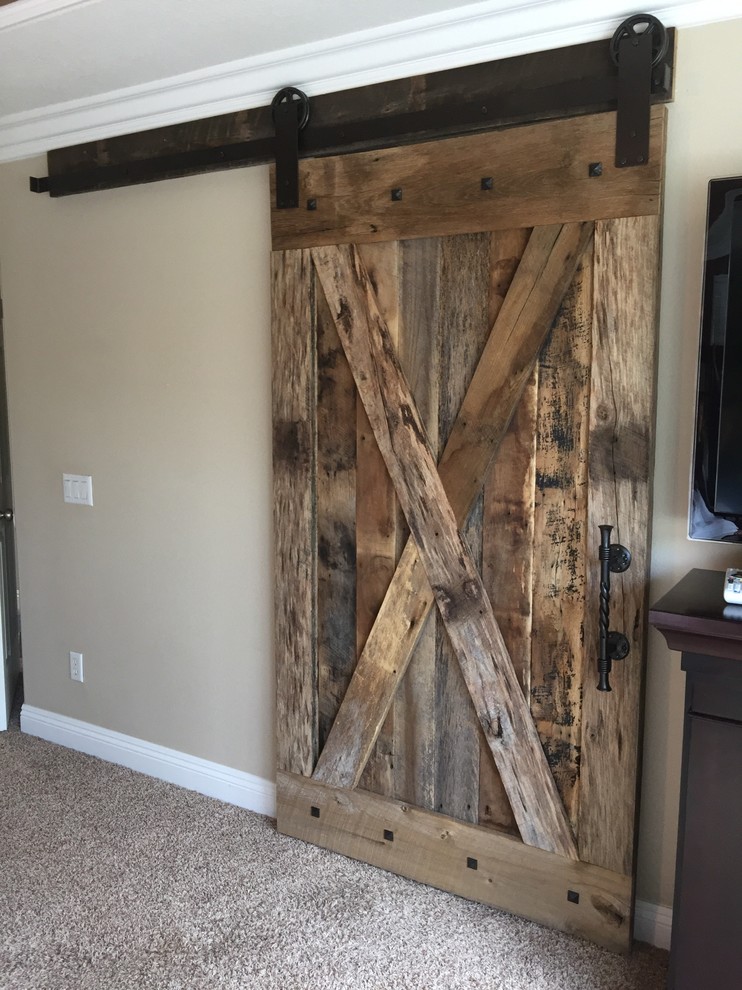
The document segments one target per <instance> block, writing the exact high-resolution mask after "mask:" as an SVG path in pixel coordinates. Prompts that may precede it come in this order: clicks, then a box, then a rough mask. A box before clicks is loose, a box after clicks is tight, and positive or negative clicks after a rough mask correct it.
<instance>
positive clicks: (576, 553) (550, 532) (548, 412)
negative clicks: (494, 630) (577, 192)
mask: <svg viewBox="0 0 742 990" xmlns="http://www.w3.org/2000/svg"><path fill="white" fill-rule="evenodd" d="M592 290H593V281H592V253H591V252H590V251H589V250H588V251H586V252H585V254H584V256H583V260H582V264H581V266H580V268H578V270H577V273H576V275H575V278H574V281H573V282H572V285H571V287H570V290H569V292H568V293H567V295H566V297H565V299H564V302H563V303H562V311H561V314H560V317H559V319H558V320H557V322H556V324H555V326H554V329H553V330H552V332H551V334H550V336H549V340H548V341H547V343H546V345H545V347H544V350H543V352H542V354H541V359H540V361H539V388H538V415H537V423H536V464H535V469H536V479H535V480H536V491H535V499H534V524H533V541H534V546H535V547H537V548H538V551H537V554H536V557H535V560H534V566H533V629H534V631H535V632H536V635H534V636H533V638H532V645H531V691H530V699H531V713H532V715H533V719H534V721H535V723H536V728H537V729H538V732H539V736H540V737H541V742H542V743H543V746H544V751H545V752H546V755H547V758H548V760H549V766H550V767H551V771H552V773H553V775H554V779H555V781H556V785H557V788H558V790H559V793H560V795H561V798H562V801H563V803H564V807H565V809H566V810H567V814H568V815H569V818H570V821H571V823H572V827H573V828H576V825H577V801H578V793H579V774H580V741H581V729H582V668H583V658H584V652H585V646H584V628H583V620H584V612H585V592H586V584H585V582H586V570H587V568H588V566H589V564H588V561H587V560H586V523H587V495H588V465H587V456H586V451H587V436H588V420H589V406H590V365H591V360H592V308H593V293H592Z"/></svg>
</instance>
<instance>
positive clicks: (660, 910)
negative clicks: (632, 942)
mask: <svg viewBox="0 0 742 990" xmlns="http://www.w3.org/2000/svg"><path fill="white" fill-rule="evenodd" d="M671 934H672V908H669V907H664V906H663V905H662V904H650V903H649V902H648V901H637V902H636V909H635V911H634V938H635V939H637V940H638V941H639V942H649V944H650V945H656V946H657V948H658V949H669V948H670V935H671Z"/></svg>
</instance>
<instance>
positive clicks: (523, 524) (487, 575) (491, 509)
mask: <svg viewBox="0 0 742 990" xmlns="http://www.w3.org/2000/svg"><path fill="white" fill-rule="evenodd" d="M529 235H530V231H528V230H513V231H502V232H498V233H496V234H492V235H491V246H490V271H491V280H490V292H489V317H490V323H491V324H492V323H494V322H495V320H496V319H497V316H498V314H499V312H500V310H501V309H502V305H503V303H504V301H505V297H506V295H507V292H508V290H509V288H510V285H511V283H512V281H513V277H514V275H515V272H516V271H517V268H518V263H519V261H520V258H521V256H522V255H523V252H524V250H525V247H526V245H527V243H528V237H529ZM537 382H538V369H537V368H535V369H534V370H533V373H532V375H531V378H530V380H529V381H528V383H527V384H526V387H525V389H524V391H523V394H522V396H521V399H520V402H519V403H518V406H517V408H516V410H515V414H514V416H513V419H512V422H511V423H510V426H509V427H508V430H507V433H506V434H505V436H504V437H503V440H502V444H501V445H500V449H499V451H498V453H497V457H496V460H495V462H494V464H493V466H492V470H491V471H490V473H489V476H488V477H487V480H486V482H485V485H484V492H483V522H482V535H483V538H482V580H483V581H484V586H485V589H486V591H487V594H488V595H489V597H490V601H491V602H492V607H493V609H494V611H495V618H496V619H497V623H498V625H499V626H500V631H501V632H502V637H503V639H504V640H505V644H506V646H507V648H508V652H509V653H510V658H511V660H512V661H513V667H514V669H515V672H516V674H517V676H518V680H519V681H520V683H521V686H522V687H523V692H524V694H525V696H526V697H528V696H529V693H530V668H531V569H532V558H533V496H534V488H535V465H534V452H535V450H534V448H535V437H536V399H537ZM480 753H481V755H480V766H479V824H480V825H489V826H492V827H494V828H498V829H501V830H503V831H506V832H509V833H511V834H512V833H515V834H517V831H518V829H517V826H516V824H515V819H514V818H513V812H512V809H511V807H510V802H509V801H508V799H507V795H506V793H505V789H504V787H503V786H502V781H501V780H500V775H499V773H498V772H497V767H496V766H495V764H494V761H493V760H492V758H491V756H490V752H489V747H488V746H487V742H486V740H485V739H484V736H482V735H480Z"/></svg>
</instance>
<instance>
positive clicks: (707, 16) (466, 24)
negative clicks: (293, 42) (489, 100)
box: [0, 0, 742, 161]
mask: <svg viewBox="0 0 742 990" xmlns="http://www.w3.org/2000/svg"><path fill="white" fill-rule="evenodd" d="M32 2H38V3H39V4H42V5H43V4H45V5H46V6H47V7H49V8H51V7H53V6H54V3H53V0H21V3H20V4H19V6H23V4H24V3H27V4H29V5H30V4H31V3H32ZM67 2H69V0H67ZM72 2H76V3H86V2H95V0H72ZM58 5H60V4H59V3H58ZM13 6H15V5H14V4H11V5H10V8H3V9H11V8H12V7H13ZM596 6H598V5H596V4H595V3H594V0H517V2H513V3H506V2H505V0H494V2H492V0H490V2H487V3H478V4H473V5H469V6H465V7H459V8H456V9H454V10H449V11H446V12H444V13H440V14H433V15H427V16H425V17H419V18H415V19H414V20H408V21H403V22H399V23H396V24H392V25H389V26H386V27H383V28H375V29H373V30H368V31H362V32H357V33H354V34H348V35H344V36H342V37H338V38H332V39H328V40H326V41H323V42H319V43H313V44H308V45H300V46H295V47H293V48H286V49H283V50H281V51H275V52H271V53H269V54H268V55H262V56H258V57H255V58H251V59H244V60H240V61H237V62H230V63H225V64H222V65H217V66H213V67H210V68H208V69H205V70H200V71H198V72H190V73H187V74H184V75H179V76H173V77H171V78H169V79H162V80H159V81H157V82H155V83H148V84H145V85H140V86H131V87H127V88H126V89H119V90H115V91H111V92H108V93H103V94H100V95H98V96H95V97H90V98H85V99H81V100H75V101H72V102H68V103H58V104H53V105H51V106H47V107H43V108H41V109H37V110H32V111H29V112H25V113H20V114H12V115H7V116H5V117H0V161H9V160H13V159H18V158H25V157H28V156H30V155H34V154H38V153H40V152H45V151H49V150H51V149H53V148H60V147H65V146H70V145H74V144H81V143H84V142H87V141H95V140H101V139H103V138H108V137H115V136H117V135H120V134H131V133H134V132H136V131H142V130H149V129H151V128H154V127H162V126H165V125H168V124H176V123H182V122H184V121H188V120H197V119H199V118H201V117H210V116H215V115H216V114H221V113H229V112H233V111H235V110H244V109H249V108H251V107H256V106H263V105H265V104H266V103H268V102H269V101H270V99H271V98H272V96H273V94H274V93H275V92H276V91H277V90H278V89H280V88H281V87H282V86H285V85H297V86H300V87H301V88H302V89H303V90H304V91H305V92H306V93H307V94H308V95H309V96H310V97H311V96H316V95H319V94H321V93H329V92H333V91H337V90H343V89H352V88H355V87H358V86H366V85H370V84H373V83H378V82H384V81H387V80H390V79H399V78H403V77H405V76H410V75H418V74H420V73H424V72H435V71H439V70H442V69H450V68H456V67H459V66H462V65H469V64H475V63H477V62H486V61H491V60H495V59H499V58H507V57H509V56H512V55H519V54H524V53H527V52H532V51H542V50H546V49H550V48H558V47H562V46H565V45H572V44H579V43H581V42H585V41H591V40H595V39H599V38H608V37H610V35H611V34H612V33H613V31H614V30H615V28H616V26H617V24H618V23H619V22H620V21H621V20H622V19H623V18H624V17H626V16H628V15H629V14H631V13H633V12H635V11H636V0H633V2H631V0H628V2H627V0H604V2H603V3H602V4H600V5H599V13H597V14H596ZM652 12H653V13H654V14H655V15H656V16H657V17H659V18H660V20H661V21H662V22H663V23H664V24H666V25H668V26H673V27H689V26H694V25H699V24H705V23H711V22H714V21H721V20H728V19H732V18H735V17H741V16H742V10H740V3H739V0H675V2H674V3H670V4H667V5H665V6H664V7H662V8H660V9H659V10H658V9H654V10H653V11H652Z"/></svg>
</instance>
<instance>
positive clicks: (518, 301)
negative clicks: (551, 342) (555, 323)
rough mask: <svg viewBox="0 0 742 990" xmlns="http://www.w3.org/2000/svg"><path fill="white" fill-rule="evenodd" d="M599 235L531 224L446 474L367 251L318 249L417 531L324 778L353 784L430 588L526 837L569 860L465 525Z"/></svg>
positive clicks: (361, 384) (574, 227)
mask: <svg viewBox="0 0 742 990" xmlns="http://www.w3.org/2000/svg"><path fill="white" fill-rule="evenodd" d="M591 237H592V224H566V225H564V226H563V227H560V226H559V225H556V226H553V227H544V228H536V230H535V231H534V233H533V234H532V236H531V239H530V241H529V244H528V247H527V249H526V252H525V254H524V257H523V259H522V262H521V265H520V266H519V269H518V275H517V276H516V279H515V280H514V283H513V286H512V287H511V290H510V292H509V294H508V297H507V300H506V304H505V305H504V306H503V309H502V310H501V313H500V316H499V318H498V320H497V321H496V323H495V326H494V328H493V331H492V333H491V335H490V339H489V342H488V345H487V347H486V348H485V351H484V354H483V356H482V359H481V361H480V364H479V366H478V368H477V371H476V373H475V375H474V378H473V381H472V383H471V385H470V388H469V391H468V393H467V395H466V398H465V400H464V403H463V406H462V409H461V411H460V413H459V416H458V418H457V421H456V423H455V425H454V428H453V430H452V433H451V437H450V439H449V443H448V445H447V447H446V450H445V452H444V454H443V457H442V459H441V465H440V468H439V470H438V471H436V469H435V464H434V461H433V457H432V454H431V451H430V448H429V445H428V443H427V439H426V437H425V432H424V429H423V427H422V424H421V421H420V419H419V416H418V414H417V411H416V408H415V403H414V400H413V398H412V395H411V393H410V391H409V387H408V386H407V383H406V381H405V380H404V376H403V374H402V372H401V370H400V368H399V364H398V362H397V359H396V355H395V354H394V348H393V345H392V342H391V339H390V337H389V333H388V330H387V328H386V325H385V323H384V321H383V319H382V317H381V315H380V313H379V311H378V306H377V305H376V301H375V297H374V293H373V290H372V289H371V287H370V284H369V281H368V277H367V275H366V274H365V270H364V268H363V264H362V262H361V260H360V257H359V256H358V253H357V252H356V251H355V249H354V248H352V247H350V248H347V247H346V248H319V249H314V250H313V251H312V258H313V260H314V264H315V266H316V268H317V271H318V274H319V277H320V281H321V282H322V285H323V288H324V291H325V295H326V297H327V300H328V303H329V304H330V306H331V309H332V312H333V316H334V318H335V322H336V327H337V330H338V334H339V336H340V339H341V341H342V343H343V346H344V349H345V352H346V356H347V358H348V362H349V364H350V366H351V369H352V371H353V375H354V378H355V381H356V386H357V388H358V391H359V394H360V396H361V399H362V401H363V403H364V406H365V408H366V412H367V414H368V417H369V420H370V422H371V425H372V428H373V430H374V435H375V436H376V440H377V443H378V444H379V448H380V450H381V453H382V456H383V457H384V460H385V462H386V464H387V468H388V470H389V473H390V476H391V477H392V480H393V482H394V485H395V488H396V491H397V495H398V497H399V500H400V504H401V505H402V508H403V511H404V512H405V515H406V516H407V520H408V523H409V526H410V529H411V531H412V533H413V535H414V541H413V540H410V541H409V543H408V545H407V547H406V548H405V551H404V553H403V555H402V559H401V561H400V564H399V567H398V569H397V572H396V574H395V575H394V578H393V580H392V583H391V586H390V588H389V591H388V592H387V595H386V597H385V599H384V603H383V605H382V608H381V610H380V613H379V617H378V619H377V622H376V623H375V625H374V627H373V629H372V631H371V634H370V636H369V638H368V641H367V643H366V646H365V648H364V650H363V652H362V654H361V657H360V659H359V662H358V666H357V668H356V672H355V674H354V676H353V679H352V680H351V683H350V686H349V689H348V692H347V694H346V698H345V700H344V702H343V705H342V706H341V708H340V711H339V713H338V716H337V718H336V720H335V723H334V725H333V729H332V731H331V733H330V736H329V738H328V741H327V744H326V746H325V749H324V751H323V753H322V756H321V757H320V760H319V763H318V765H317V768H316V770H315V774H314V776H315V779H317V780H320V781H323V782H325V783H328V784H332V785H334V786H351V787H352V786H355V785H356V784H357V783H358V780H359V779H360V776H361V773H362V771H363V767H364V766H365V763H366V761H367V759H368V756H369V754H370V751H371V748H372V747H373V744H374V742H375V740H376V738H377V736H378V733H379V731H380V728H381V725H382V724H383V721H384V718H385V717H386V714H387V712H388V709H389V705H390V704H391V700H392V698H393V696H394V692H395V690H396V688H397V686H398V684H399V682H400V681H401V679H402V677H403V676H404V673H405V671H406V669H407V665H408V663H409V659H410V656H411V654H412V651H413V649H414V646H415V643H416V642H417V639H418V637H419V634H420V632H421V631H422V627H423V624H424V621H425V618H426V617H427V614H428V612H429V611H430V608H431V607H432V602H433V597H434V598H435V600H436V602H437V604H438V608H439V610H440V612H441V615H442V618H443V621H444V623H445V625H446V629H447V631H448V634H449V636H450V638H451V642H452V644H453V646H454V650H455V652H456V655H457V659H458V661H459V664H460V666H461V669H462V672H463V674H464V679H465V681H466V684H467V687H468V690H469V693H470V695H471V697H472V701H473V702H474V706H475V709H476V711H477V715H478V718H479V721H480V724H481V725H482V729H483V731H484V734H485V738H486V739H487V742H488V745H489V747H490V750H491V752H492V754H493V757H494V759H495V761H496V763H497V766H498V770H499V771H500V775H501V778H502V780H503V784H504V786H505V790H506V792H507V795H508V799H509V801H510V803H511V806H512V808H513V813H514V816H515V819H516V822H517V824H518V827H519V830H520V832H521V836H522V838H523V840H524V842H526V843H528V844H530V845H535V846H538V847H540V848H542V849H546V850H549V851H552V852H558V853H560V854H561V855H564V856H567V857H570V858H577V854H576V849H575V845H574V838H573V836H572V833H571V830H570V827H569V824H568V822H567V819H566V815H565V813H564V809H563V807H562V804H561V800H560V798H559V795H558V792H557V791H556V787H555V785H554V781H553V777H552V775H551V772H550V770H549V767H548V764H547V761H546V758H545V756H544V753H543V749H542V748H541V743H540V740H539V738H538V734H537V733H536V730H535V726H534V724H533V720H532V718H531V715H530V712H529V710H528V706H527V704H526V702H525V700H524V698H523V694H522V691H521V688H520V685H519V684H518V680H517V677H516V675H515V673H514V671H513V667H512V663H511V660H510V657H509V655H508V652H507V649H506V647H505V644H504V642H503V640H502V636H501V635H500V630H499V627H498V626H497V622H496V620H495V617H494V614H493V613H492V608H491V605H490V602H489V600H488V598H487V595H486V593H485V591H484V588H483V586H482V583H481V578H480V576H479V574H478V572H477V570H476V567H475V565H474V562H473V560H472V558H471V554H470V551H469V550H468V547H467V546H466V544H465V542H464V541H463V538H462V537H461V536H460V534H459V532H458V527H459V526H461V525H463V523H464V522H465V520H466V517H467V515H468V513H469V510H470V509H471V505H472V503H473V501H474V499H475V498H476V495H477V492H478V491H479V489H480V488H481V485H482V484H483V482H484V477H485V475H486V473H487V469H488V467H489V465H490V463H491V461H492V459H493V457H494V455H495V453H496V450H497V446H498V444H499V440H500V439H501V437H502V433H503V432H504V428H505V427H506V426H507V424H508V422H509V421H510V418H511V416H512V413H513V411H514V409H515V406H516V404H517V401H518V398H519V397H520V394H521V391H522V388H523V386H524V384H525V382H526V380H527V378H528V377H529V375H530V373H531V371H532V369H533V366H534V364H535V362H536V360H537V357H538V353H539V350H540V348H541V345H542V344H543V341H544V339H545V336H546V333H547V332H548V330H549V328H550V326H551V322H552V320H553V318H554V315H555V312H556V309H557V307H558V305H559V303H560V301H561V298H562V296H563V294H564V291H565V290H566V288H567V286H568V285H569V283H570V282H571V280H572V277H573V275H574V272H575V269H576V267H577V264H578V263H579V260H580V258H581V256H582V253H583V251H584V249H585V247H586V245H587V244H588V243H589V242H590V239H591ZM493 380H494V381H493ZM429 585H430V586H432V589H433V594H432V595H431V592H430V588H429ZM379 675H381V676H380V677H379ZM375 682H376V683H377V684H378V687H379V688H380V690H379V691H378V693H377V694H376V695H375V697H374V698H373V703H370V702H369V685H370V684H373V683H375ZM362 699H363V700H362ZM361 713H364V716H365V717H361Z"/></svg>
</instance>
